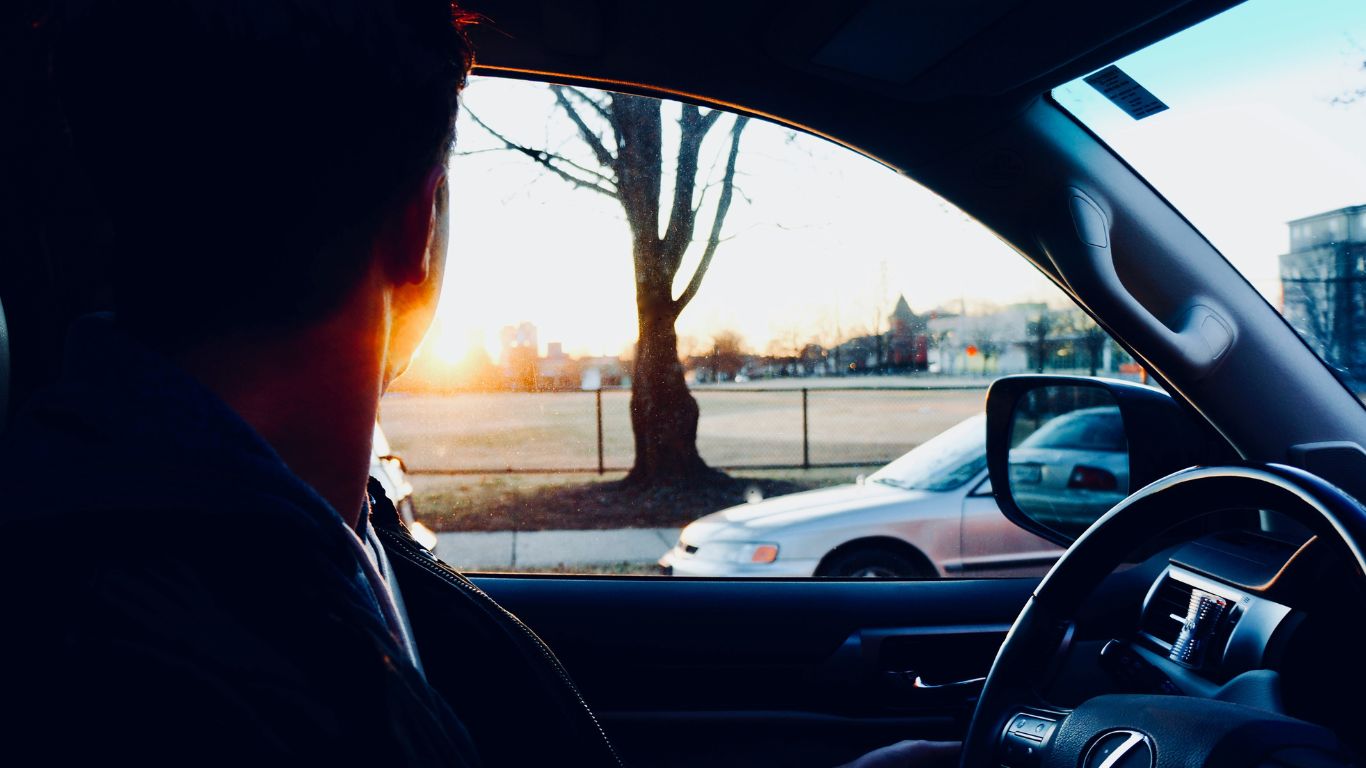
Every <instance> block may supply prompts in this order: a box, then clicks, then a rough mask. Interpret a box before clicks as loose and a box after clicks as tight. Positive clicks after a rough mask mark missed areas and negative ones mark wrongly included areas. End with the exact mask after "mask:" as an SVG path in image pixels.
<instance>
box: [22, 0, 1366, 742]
mask: <svg viewBox="0 0 1366 768" xmlns="http://www.w3.org/2000/svg"><path fill="white" fill-rule="evenodd" d="M1237 4H1238V3H1236V2H1231V1H1230V0H1132V1H1130V2H1124V3H1111V4H1105V5H1101V6H1097V5H1096V4H1094V3H1081V2H1077V0H973V1H972V2H950V1H948V0H942V1H936V2H927V3H899V2H892V1H890V0H858V1H857V2H847V3H837V4H831V3H815V2H810V1H809V0H795V1H794V2H786V3H779V2H775V1H774V0H725V1H724V2H722V1H721V0H699V1H698V2H695V3H689V4H677V3H628V2H614V1H613V0H469V2H467V3H464V4H463V5H465V6H466V8H467V9H468V10H472V11H475V12H478V13H479V14H481V15H482V16H483V17H484V20H483V21H482V22H481V23H480V24H479V25H477V26H476V27H475V28H474V29H473V30H472V33H471V34H472V37H473V39H474V43H475V48H476V50H477V62H476V67H475V72H476V73H477V74H481V75H485V76H490V77H506V78H518V79H524V80H533V81H545V82H555V83H565V84H576V85H584V86H592V87H598V88H606V89H611V90H616V91H625V92H631V93H640V94H648V95H658V96H667V97H669V98H673V99H678V100H683V101H687V102H692V103H698V104H702V105H705V106H709V107H717V108H723V109H726V110H730V111H734V112H738V113H741V114H746V115H752V116H754V117H756V118H762V119H766V120H771V121H776V122H778V123H780V124H782V125H785V126H788V127H791V128H793V129H795V130H799V131H803V132H808V133H811V134H815V135H817V136H820V137H823V138H826V139H828V140H830V141H833V142H836V143H838V144H840V145H843V146H845V147H848V148H851V149H854V150H856V151H858V152H860V153H863V154H865V155H867V156H869V157H872V158H874V159H876V160H877V161H878V162H880V163H882V164H885V165H887V166H889V167H890V168H892V169H894V170H895V171H896V172H898V173H900V174H903V175H905V176H908V177H910V178H913V179H915V180H916V181H917V182H919V183H921V184H923V185H925V186H926V187H928V188H930V189H932V190H933V191H934V192H936V193H937V194H939V195H941V196H943V197H944V198H945V199H947V200H949V201H951V202H952V203H953V204H955V205H957V206H958V207H960V208H961V209H962V210H963V211H965V212H967V213H968V214H969V215H970V216H972V217H973V218H975V219H977V220H979V221H980V222H982V223H984V224H985V225H986V226H988V227H989V228H990V229H991V230H992V231H993V232H995V233H996V234H997V235H998V236H999V237H1000V238H1002V239H1003V240H1005V241H1006V242H1007V243H1009V245H1010V246H1011V247H1012V248H1013V249H1015V250H1016V251H1017V252H1018V253H1019V255H1020V257H1022V258H1024V259H1026V260H1028V261H1029V262H1030V263H1032V264H1033V265H1034V266H1035V267H1036V268H1037V269H1038V270H1039V271H1040V272H1042V273H1043V274H1044V275H1046V276H1047V277H1048V278H1049V279H1050V280H1051V281H1052V282H1054V283H1055V284H1056V285H1057V286H1058V287H1059V288H1060V289H1061V290H1062V291H1063V292H1065V293H1066V294H1067V295H1068V296H1069V297H1070V298H1072V299H1073V300H1074V301H1075V302H1076V303H1077V304H1078V305H1079V306H1081V307H1082V308H1083V309H1084V310H1085V311H1086V312H1087V313H1088V314H1089V315H1091V316H1092V317H1093V318H1094V319H1095V321H1096V322H1097V323H1098V324H1100V325H1101V326H1102V327H1103V328H1104V329H1105V330H1106V331H1107V332H1109V333H1110V334H1111V336H1112V337H1113V338H1114V339H1116V340H1117V341H1118V342H1119V343H1120V344H1121V345H1123V347H1124V348H1125V349H1126V350H1127V351H1128V352H1129V353H1130V354H1131V355H1132V356H1133V357H1134V359H1135V360H1138V361H1141V362H1142V363H1143V365H1144V367H1145V368H1146V370H1147V371H1148V372H1149V373H1150V374H1151V376H1152V378H1153V382H1154V384H1155V385H1157V386H1159V387H1160V388H1161V390H1162V391H1161V392H1158V391H1156V390H1154V389H1153V388H1151V387H1137V386H1136V385H1119V384H1104V383H1102V384H1097V383H1096V382H1093V381H1086V380H1082V381H1073V380H1069V379H1061V378H1048V377H1023V378H1021V379H1019V380H1017V381H1015V382H1014V383H1012V384H1006V385H1004V386H999V385H998V386H995V387H993V389H992V391H991V393H990V395H989V396H988V402H987V404H986V409H987V413H988V456H989V462H990V467H991V478H992V487H993V489H994V492H995V494H996V496H997V499H998V502H999V503H1001V506H1002V509H1003V511H1004V512H1005V513H1006V514H1007V516H1008V517H1010V518H1011V519H1012V520H1014V521H1015V522H1017V523H1019V524H1021V525H1023V526H1025V527H1026V528H1028V529H1029V530H1031V531H1033V532H1035V533H1037V534H1039V535H1042V536H1044V537H1046V538H1049V539H1050V540H1052V541H1054V542H1057V543H1060V544H1063V545H1069V544H1070V549H1069V550H1068V552H1067V554H1066V555H1064V557H1063V558H1062V560H1060V561H1059V562H1058V564H1057V565H1056V566H1055V567H1054V568H1053V570H1052V571H1051V572H1050V573H1049V574H1048V576H1046V577H1045V578H1044V579H1043V581H1039V580H1038V579H1035V578H1000V579H958V580H942V581H940V580H930V581H913V580H893V581H866V580H781V579H776V580H766V579H751V580H731V579H686V578H680V579H660V578H649V577H630V576H626V577H594V576H576V575H556V576H542V575H538V576H526V575H507V574H504V575H498V574H473V575H471V576H470V582H471V583H472V584H473V585H475V586H476V587H477V588H478V590H481V591H482V592H483V593H486V594H487V595H489V596H491V597H492V598H493V599H494V600H496V601H497V602H498V603H499V604H501V605H502V606H503V607H504V608H506V609H507V611H509V612H511V613H512V614H514V615H515V616H516V617H518V618H519V619H520V620H521V622H522V623H524V624H525V626H526V627H528V628H530V630H531V631H533V632H534V633H535V635H536V636H539V638H541V639H543V640H544V641H545V644H546V645H548V646H549V647H550V648H552V649H553V650H554V654H555V655H556V656H557V657H558V659H559V660H560V662H562V663H563V670H565V672H566V673H567V674H568V675H570V676H572V678H573V681H574V683H575V684H576V685H577V688H578V690H579V691H581V693H582V698H583V700H584V701H585V702H586V703H587V705H588V706H589V707H590V708H591V710H592V713H593V714H595V715H596V719H597V720H598V721H599V722H600V723H601V726H602V728H603V730H604V731H605V733H606V734H607V736H608V738H609V739H610V740H611V742H612V743H613V744H614V745H615V749H616V752H617V754H618V755H619V756H620V760H621V762H622V763H623V764H625V765H640V766H695V765H706V766H742V765H743V766H752V765H770V766H833V765H837V764H840V763H843V762H845V761H848V760H851V759H853V758H855V757H857V756H858V755H860V754H863V753H865V752H867V751H869V750H871V749H873V748H876V747H879V746H883V745H885V744H889V743H892V742H895V741H898V740H901V739H935V740H964V743H965V747H964V755H963V764H964V765H968V766H997V765H1002V766H1010V768H1017V767H1018V768H1024V767H1026V766H1035V765H1057V766H1063V765H1066V766H1075V765H1084V766H1088V768H1089V767H1091V766H1115V765H1124V766H1130V765H1134V766H1137V765H1144V766H1148V765H1163V766H1166V765H1173V766H1174V765H1201V764H1204V765H1303V766H1310V765H1347V764H1351V763H1352V760H1353V759H1354V757H1353V756H1354V755H1360V754H1363V753H1362V749H1363V748H1366V741H1363V735H1362V731H1361V730H1360V729H1358V728H1355V727H1354V726H1355V725H1356V721H1357V720H1358V718H1357V715H1359V714H1360V713H1361V712H1362V705H1361V702H1360V696H1359V691H1360V690H1361V688H1362V685H1363V684H1366V667H1363V665H1362V664H1361V662H1360V660H1359V654H1358V653H1357V652H1356V646H1357V645H1358V644H1359V636H1358V635H1357V632H1358V631H1359V628H1360V618H1359V617H1360V616H1361V609H1362V599H1363V597H1366V594H1363V589H1362V588H1363V586H1366V581H1363V579H1364V578H1366V511H1364V510H1363V507H1362V505H1361V503H1360V502H1359V501H1358V499H1362V498H1366V450H1363V447H1362V446H1366V410H1363V408H1362V405H1361V402H1360V401H1359V400H1358V398H1357V396H1356V395H1354V394H1353V392H1352V391H1350V390H1349V389H1348V388H1347V387H1346V386H1344V384H1343V383H1342V382H1341V381H1340V380H1339V379H1338V378H1337V377H1336V376H1335V375H1334V373H1333V372H1332V371H1331V370H1329V369H1328V368H1327V367H1326V366H1325V365H1324V364H1323V363H1322V362H1321V361H1320V360H1319V359H1318V358H1317V356H1316V355H1315V353H1314V352H1313V351H1312V350H1311V349H1310V348H1309V347H1308V346H1307V345H1306V344H1305V343H1304V342H1303V341H1302V340H1301V339H1300V337H1299V336H1298V335H1297V334H1296V332H1295V331H1294V330H1293V329H1292V328H1291V327H1290V326H1289V325H1288V324H1287V323H1286V321H1285V320H1283V319H1282V317H1281V316H1280V315H1279V314H1278V313H1277V312H1276V310H1275V309H1274V308H1273V307H1272V306H1271V305H1270V304H1268V302H1267V301H1266V300H1265V299H1264V298H1263V297H1262V295H1261V294H1260V293H1258V291H1257V290H1256V289H1255V288H1254V287H1253V286H1252V285H1251V284H1250V283H1249V282H1248V281H1247V280H1246V279H1245V278H1244V277H1243V276H1242V275H1241V274H1239V272H1238V271H1236V270H1235V269H1234V268H1233V267H1232V266H1231V265H1230V264H1229V263H1228V262H1227V261H1226V260H1225V259H1224V257H1223V256H1221V255H1220V253H1219V251H1217V250H1216V249H1215V247H1214V246H1213V245H1212V244H1211V243H1210V242H1209V241H1208V240H1207V239H1206V238H1205V237H1204V236H1202V234H1201V233H1200V231H1198V230H1197V229H1196V228H1195V227H1194V226H1193V225H1192V224H1191V222H1190V221H1188V220H1187V219H1186V218H1185V217H1184V216H1183V215H1182V213H1181V212H1180V211H1178V210H1177V209H1176V208H1174V207H1173V206H1172V205H1171V204H1170V203H1169V202H1168V201H1167V199H1165V198H1164V197H1163V195H1162V193H1161V192H1160V191H1159V190H1157V189H1154V188H1153V187H1152V186H1150V185H1149V184H1148V183H1147V182H1146V181H1145V180H1144V179H1143V178H1142V177H1141V176H1140V175H1139V174H1138V173H1137V172H1136V171H1135V170H1134V169H1133V168H1131V167H1130V166H1129V165H1128V164H1127V163H1126V162H1125V161H1124V160H1123V159H1122V158H1120V157H1119V156H1117V155H1116V154H1115V153H1114V152H1113V151H1111V149H1110V148H1109V147H1107V146H1106V145H1105V144H1104V143H1103V142H1102V141H1101V140H1100V139H1099V138H1098V137H1097V136H1096V135H1095V134H1093V133H1092V132H1091V131H1089V130H1088V129H1087V128H1086V127H1084V126H1083V125H1081V124H1080V123H1078V122H1077V121H1076V120H1074V119H1073V118H1072V117H1070V116H1069V115H1068V114H1067V113H1066V112H1064V111H1063V110H1062V109H1060V108H1059V106H1058V105H1057V104H1056V103H1055V102H1054V101H1053V100H1052V99H1051V97H1050V95H1049V93H1050V90H1051V89H1053V88H1054V87H1056V86H1058V85H1060V84H1062V83H1065V82H1068V81H1071V80H1073V79H1075V78H1078V77H1080V76H1083V75H1086V74H1087V73H1090V72H1093V71H1095V70H1098V69H1100V68H1102V67H1104V66H1106V65H1107V64H1109V63H1110V62H1113V61H1115V60H1117V59H1119V58H1121V57H1123V56H1125V55H1126V54H1129V53H1131V52H1133V51H1136V50H1138V49H1140V48H1142V47H1144V46H1146V45H1149V44H1151V43H1154V42H1156V41H1159V40H1161V39H1163V38H1166V37H1168V36H1170V35H1172V34H1174V33H1176V32H1179V31H1180V30H1183V29H1185V28H1187V27H1190V26H1191V25H1194V24H1197V23H1199V22H1201V21H1203V20H1205V19H1208V18H1210V17H1212V16H1214V15H1216V14H1218V13H1220V12H1222V11H1225V10H1227V9H1229V8H1231V7H1233V6H1235V5H1237ZM16 5H18V6H24V5H25V4H22V3H21V4H16ZM12 11H13V12H12ZM25 13H26V8H23V7H19V8H13V7H11V8H7V9H6V10H5V11H4V14H5V16H6V17H7V18H6V19H5V20H4V30H3V32H0V72H3V73H4V74H3V75H2V76H0V80H2V81H3V89H4V90H3V93H0V101H3V103H4V104H5V105H6V108H5V109H3V110H0V147H3V149H2V150H0V151H3V152H4V155H5V157H4V168H5V171H4V172H3V173H2V174H0V243H2V244H3V245H2V246H0V248H3V254H4V255H3V257H0V302H3V314H0V402H4V404H5V407H4V408H3V409H0V419H3V417H4V416H5V415H7V414H10V413H12V412H13V410H14V409H15V408H16V407H17V406H18V404H20V403H22V401H23V400H24V398H25V397H26V395H27V394H28V393H31V392H33V391H34V390H35V389H36V388H38V387H40V386H42V385H43V384H44V383H45V382H48V381H51V380H52V379H53V377H54V376H55V375H56V372H57V369H58V367H59V364H60V359H61V344H62V338H63V333H64V329H65V327H66V325H67V323H68V322H69V321H70V320H71V319H72V318H73V317H75V316H77V315H79V314H81V313H84V312H87V311H90V310H92V309H98V308H100V307H101V305H102V304H101V302H102V301H103V299H104V295H103V292H102V275H101V274H100V269H99V267H97V266H96V264H95V262H94V260H93V258H92V257H91V256H90V254H91V253H92V252H94V251H97V250H98V247H97V246H98V243H99V242H100V240H101V238H102V237H103V236H104V235H103V234H102V233H100V232H98V231H91V228H90V227H86V226H82V225H81V222H82V221H83V220H85V219H86V218H88V211H87V210H85V209H83V207H82V206H83V205H84V204H83V202H82V198H81V196H80V195H79V190H78V189H76V188H75V185H73V184H69V183H66V182H67V181H68V180H70V179H71V178H74V176H73V174H72V173H71V169H70V167H69V161H66V160H64V159H63V157H62V155H61V153H60V151H59V149H58V148H56V147H55V146H53V145H52V143H51V142H46V141H45V140H44V138H43V137H44V135H45V128H46V127H47V126H45V124H44V120H45V117H44V116H45V115H47V114H49V113H48V112H47V111H45V110H44V109H43V108H42V107H43V105H42V103H41V98H42V96H41V94H42V89H41V87H40V86H39V85H38V83H39V81H40V79H41V72H40V71H39V70H38V69H37V68H36V66H35V65H34V63H33V56H32V50H31V46H32V45H33V43H32V42H31V41H30V39H29V37H27V36H26V35H25V30H26V28H27V27H26V24H27V22H26V21H25V18H26V17H25ZM15 107H18V108H15ZM455 237H457V238H458V234H456V235H455ZM793 268H794V269H800V268H801V266H800V265H794V267H793ZM1007 381H1010V380H1007ZM1050 386H1051V387H1058V388H1064V389H1065V388H1067V387H1074V388H1086V387H1101V388H1103V389H1105V390H1106V392H1107V393H1108V395H1107V396H1108V397H1112V398H1113V399H1114V402H1115V403H1116V404H1117V405H1118V407H1119V409H1120V413H1121V415H1122V416H1123V420H1124V425H1125V428H1126V436H1127V439H1128V441H1129V452H1130V453H1129V461H1130V471H1131V477H1130V479H1129V482H1128V487H1127V490H1128V493H1129V495H1128V496H1127V498H1125V499H1124V500H1123V501H1122V502H1120V503H1119V504H1118V505H1116V506H1115V507H1114V508H1113V509H1110V510H1109V511H1106V510H1104V509H1102V510H1096V511H1094V513H1093V514H1092V515H1091V518H1089V519H1094V518H1096V517H1099V520H1098V522H1096V523H1094V524H1092V525H1089V526H1086V525H1070V524H1069V523H1067V522H1066V520H1064V519H1063V518H1060V517H1057V515H1056V510H1053V512H1052V513H1048V514H1039V513H1038V512H1037V510H1033V509H1030V508H1029V506H1028V504H1026V503H1024V502H1020V503H1016V501H1015V500H1014V497H1013V496H1012V491H1011V478H1012V468H1011V467H1010V466H1009V464H1008V461H1007V455H1008V452H1009V449H1010V447H1011V440H1012V439H1011V436H1010V429H1011V424H1012V414H1014V413H1015V412H1016V407H1017V404H1018V403H1019V402H1020V401H1021V399H1022V398H1024V397H1026V396H1027V395H1028V394H1029V392H1031V391H1032V390H1035V389H1038V388H1042V387H1050ZM1140 389H1141V390H1142V391H1141V392H1137V391H1135V390H1140ZM1078 402H1079V403H1080V402H1081V401H1080V400H1079V401H1078ZM0 424H3V421H2V420H0ZM1192 466H1198V467H1199V468H1198V469H1187V468H1189V467H1192ZM1173 473H1175V474H1173ZM1015 479H1016V480H1017V481H1018V479H1019V476H1018V471H1017V474H1016V476H1015ZM1102 513H1103V516H1102ZM1049 514H1053V515H1054V516H1052V517H1050V516H1049ZM1089 519H1088V522H1089ZM467 650H468V649H467V648H466V646H465V645H464V644H463V643H462V640H461V638H460V637H458V636H452V637H451V639H450V642H449V643H448V644H447V643H430V642H428V643H424V645H423V654H424V656H427V657H432V658H434V659H436V661H434V662H431V665H432V666H436V667H439V666H440V664H441V661H440V659H441V658H442V657H443V655H445V654H451V655H459V654H462V653H465V652H467ZM566 764H579V763H578V762H577V761H576V760H575V758H574V756H573V755H567V756H566Z"/></svg>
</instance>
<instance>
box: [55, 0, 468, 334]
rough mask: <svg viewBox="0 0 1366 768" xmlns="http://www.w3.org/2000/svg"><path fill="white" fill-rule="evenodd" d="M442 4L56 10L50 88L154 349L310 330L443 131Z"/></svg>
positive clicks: (197, 0)
mask: <svg viewBox="0 0 1366 768" xmlns="http://www.w3.org/2000/svg"><path fill="white" fill-rule="evenodd" d="M469 21H470V17H469V16H468V15H467V14H465V13H464V12H462V11H460V10H458V9H457V8H456V7H455V6H454V5H453V4H452V3H451V2H450V0H137V1H136V2H126V1H121V0H67V1H66V2H62V3H61V6H60V10H59V11H58V12H57V13H55V14H53V16H52V17H51V22H52V27H53V28H52V32H53V38H52V40H53V45H52V49H51V50H52V68H51V71H52V78H53V83H54V87H55V93H56V97H57V99H58V101H59V103H60V109H61V110H62V112H63V114H64V118H65V121H66V124H67V128H68V130H69V132H70V137H71V144H72V147H73V148H74V150H75V152H76V156H77V159H78V162H79V164H80V165H81V167H82V168H83V170H84V172H85V174H86V175H87V176H88V177H89V181H90V186H91V188H92V189H93V190H94V194H95V195H96V197H97V200H96V205H97V207H98V208H100V209H101V210H102V212H103V214H104V215H106V216H107V217H108V220H109V221H108V224H109V225H110V229H111V230H112V233H113V240H114V253H113V254H112V258H113V261H112V267H113V294H114V304H115V309H116V311H117V312H118V316H119V318H120V320H121V321H122V322H124V323H126V324H127V325H129V326H130V327H132V328H135V329H138V330H139V331H140V332H143V333H146V334H150V335H152V336H154V337H155V338H156V339H157V340H159V341H161V342H163V343H166V344H172V345H174V344H183V343H190V342H193V341H195V340H198V339H202V338H206V337H211V336H213V335H216V334H221V333H224V332H229V331H233V330H252V329H256V330H268V329H274V328H280V327H285V326H297V325H301V324H306V323H308V322H311V321H314V320H316V319H318V318H320V317H322V316H324V315H325V314H326V313H328V312H329V311H332V310H334V309H335V308H336V306H337V304H338V302H339V300H340V299H341V298H342V296H344V295H345V294H346V293H347V292H348V291H349V290H350V289H352V288H353V287H354V284H355V281H356V280H357V279H359V277H360V274H361V272H362V270H363V268H364V265H365V264H366V258H367V257H368V255H369V246H370V243H371V242H372V239H373V237H374V235H375V233H376V230H375V227H376V226H377V225H378V223H379V222H380V220H381V219H382V217H383V216H384V214H385V213H386V212H387V211H388V210H389V207H390V206H392V205H393V204H394V202H395V199H396V196H397V195H398V194H399V193H400V192H401V191H404V190H406V189H408V188H410V187H411V185H412V184H414V183H416V182H417V181H418V180H419V178H420V177H421V176H422V174H424V173H425V172H426V171H427V170H428V169H429V168H430V167H431V166H432V165H433V164H434V163H439V162H444V160H445V157H446V155H447V154H448V152H449V149H450V145H451V142H452V140H453V134H454V124H455V111H456V99H457V95H458V93H459V90H460V88H461V87H462V86H463V85H464V82H465V76H466V73H467V72H468V70H469V67H470V65H471V63H472V54H471V50H470V46H469V43H468V41H467V39H466V37H465V34H464V27H465V25H466V24H467V23H468V22H469Z"/></svg>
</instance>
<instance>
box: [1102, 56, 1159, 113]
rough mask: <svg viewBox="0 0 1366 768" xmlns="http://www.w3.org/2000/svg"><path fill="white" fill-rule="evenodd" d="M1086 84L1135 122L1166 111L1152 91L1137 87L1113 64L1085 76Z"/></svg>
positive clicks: (1130, 78) (1137, 85)
mask: <svg viewBox="0 0 1366 768" xmlns="http://www.w3.org/2000/svg"><path fill="white" fill-rule="evenodd" d="M1086 84H1087V85H1089V86H1091V87H1092V88H1095V89H1096V90H1097V91H1100V93H1101V95H1102V96H1104V97H1105V98H1107V99H1109V100H1110V101H1111V103H1113V104H1114V105H1115V106H1116V107H1119V108H1120V109H1122V110H1124V113H1125V114H1127V115H1128V116H1129V117H1132V118H1133V119H1135V120H1142V119H1143V118H1145V117H1152V116H1153V115H1155V114H1157V113H1158V112H1163V111H1166V109H1167V105H1166V104H1163V103H1162V100H1161V99H1159V98H1157V97H1156V96H1154V95H1153V93H1152V91H1150V90H1148V89H1147V88H1144V87H1143V86H1141V85H1139V84H1138V82H1137V81H1135V80H1134V79H1133V78H1132V77H1129V75H1128V74H1127V73H1125V71H1124V70H1122V69H1120V68H1119V67H1117V66H1115V65H1114V64H1111V65H1110V66H1108V67H1106V68H1105V69H1102V70H1100V71H1099V72H1096V73H1095V74H1092V75H1089V76H1087V77H1086Z"/></svg>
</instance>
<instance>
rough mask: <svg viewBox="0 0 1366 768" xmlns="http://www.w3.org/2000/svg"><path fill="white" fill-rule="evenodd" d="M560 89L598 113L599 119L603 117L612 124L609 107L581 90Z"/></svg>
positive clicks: (565, 87) (563, 87)
mask: <svg viewBox="0 0 1366 768" xmlns="http://www.w3.org/2000/svg"><path fill="white" fill-rule="evenodd" d="M560 87H561V88H562V89H563V90H564V92H565V93H567V94H569V95H570V96H573V97H574V98H576V99H578V100H579V101H581V102H583V103H584V104H586V105H587V106H588V108H589V109H591V110H593V111H594V112H597V113H598V117H601V118H602V119H603V120H606V121H607V122H609V123H610V122H612V113H611V111H610V108H609V107H608V105H606V104H604V103H602V102H600V101H598V100H597V99H595V98H593V97H592V96H589V95H588V94H586V93H584V92H583V91H582V90H581V89H579V88H573V87H570V86H567V85H566V86H560Z"/></svg>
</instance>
